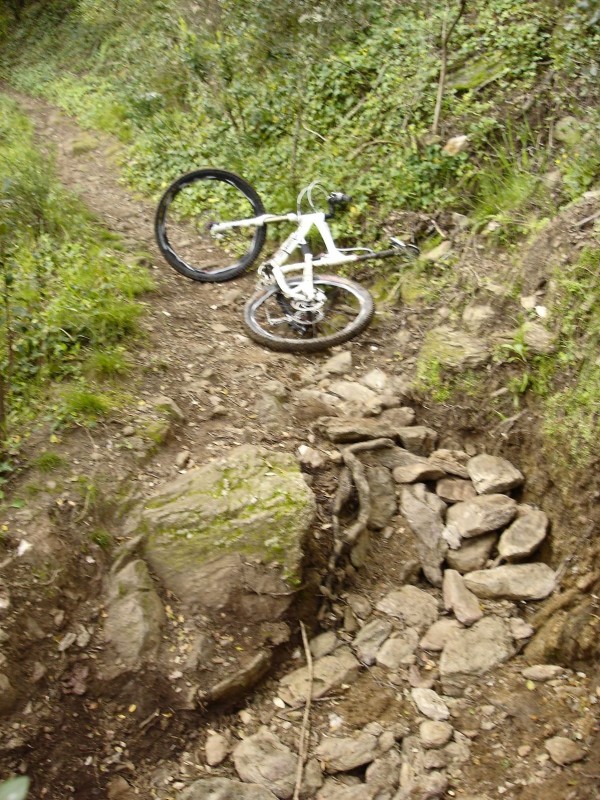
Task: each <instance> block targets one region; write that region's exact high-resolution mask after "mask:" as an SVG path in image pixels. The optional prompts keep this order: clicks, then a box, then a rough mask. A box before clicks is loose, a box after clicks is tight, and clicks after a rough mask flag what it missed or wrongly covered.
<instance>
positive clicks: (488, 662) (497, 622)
mask: <svg viewBox="0 0 600 800" xmlns="http://www.w3.org/2000/svg"><path fill="white" fill-rule="evenodd" d="M513 654H514V644H513V640H512V637H511V636H510V634H509V629H508V625H507V624H506V622H505V621H504V620H503V619H501V618H500V617H497V616H485V617H483V619H480V620H479V622H476V623H475V624H474V625H473V626H472V627H471V628H461V629H459V630H457V631H455V632H454V633H453V634H452V635H451V636H450V637H449V638H448V640H447V642H446V644H445V646H444V650H443V652H442V657H441V659H440V678H441V682H442V687H443V690H444V692H445V693H446V694H449V695H451V696H460V695H461V693H462V691H463V690H464V689H465V688H466V687H467V686H468V685H469V684H471V683H472V680H473V676H477V675H483V674H484V673H485V672H488V671H489V670H490V669H493V668H494V667H496V666H498V664H501V663H503V662H504V661H506V660H507V659H508V658H510V657H511V656H512V655H513Z"/></svg>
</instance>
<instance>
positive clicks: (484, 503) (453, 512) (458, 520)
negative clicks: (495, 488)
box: [446, 494, 517, 539]
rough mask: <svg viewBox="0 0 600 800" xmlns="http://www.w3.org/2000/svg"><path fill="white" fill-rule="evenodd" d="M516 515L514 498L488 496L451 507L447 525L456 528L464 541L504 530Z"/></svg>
mask: <svg viewBox="0 0 600 800" xmlns="http://www.w3.org/2000/svg"><path fill="white" fill-rule="evenodd" d="M516 513H517V504H516V502H515V501H514V500H513V499H512V498H510V497H507V496H506V495H504V494H487V495H482V496H480V497H476V498H475V499H474V500H467V501H466V502H464V503H456V505H453V506H450V508H449V509H448V515H447V517H446V525H447V526H448V527H451V526H452V527H454V528H455V529H456V530H457V531H458V533H459V535H460V536H461V537H462V538H463V539H470V538H471V537H473V536H479V535H480V534H482V533H490V532H492V531H496V530H498V529H499V528H503V527H504V526H505V525H508V523H509V522H511V521H512V520H513V519H514V517H515V515H516Z"/></svg>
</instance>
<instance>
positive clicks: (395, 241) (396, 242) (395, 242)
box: [390, 236, 406, 250]
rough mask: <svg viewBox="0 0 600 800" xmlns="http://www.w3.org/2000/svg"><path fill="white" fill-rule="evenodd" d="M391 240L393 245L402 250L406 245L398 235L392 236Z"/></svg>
mask: <svg viewBox="0 0 600 800" xmlns="http://www.w3.org/2000/svg"><path fill="white" fill-rule="evenodd" d="M390 242H391V244H392V247H397V248H398V249H400V250H402V249H404V248H405V247H406V242H403V241H402V239H398V238H397V237H396V236H390Z"/></svg>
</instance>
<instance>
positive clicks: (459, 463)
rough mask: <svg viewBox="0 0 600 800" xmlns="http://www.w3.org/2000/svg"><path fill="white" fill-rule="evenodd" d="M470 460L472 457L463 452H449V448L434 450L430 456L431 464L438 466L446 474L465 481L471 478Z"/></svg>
mask: <svg viewBox="0 0 600 800" xmlns="http://www.w3.org/2000/svg"><path fill="white" fill-rule="evenodd" d="M470 458H471V456H470V455H469V454H468V453H465V452H464V451H463V450H448V449H447V448H441V449H439V450H434V451H433V453H432V454H431V455H430V456H429V460H430V461H431V463H432V464H436V465H437V466H438V467H440V469H442V470H443V471H444V472H445V473H447V474H448V475H453V476H455V477H457V478H463V479H467V478H468V477H469V473H468V471H467V464H468V463H469V459H470Z"/></svg>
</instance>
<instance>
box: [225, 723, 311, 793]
mask: <svg viewBox="0 0 600 800" xmlns="http://www.w3.org/2000/svg"><path fill="white" fill-rule="evenodd" d="M233 760H234V763H235V769H236V772H237V773H238V775H239V776H240V778H241V779H242V780H243V781H246V782H248V783H257V784H260V785H263V786H265V788H267V789H269V790H270V791H271V792H273V794H275V795H277V797H279V798H281V799H282V800H287V798H290V797H291V796H292V794H293V792H294V785H295V775H296V763H297V759H296V757H295V756H294V754H293V753H292V751H291V750H290V749H289V748H288V747H286V746H285V745H284V744H283V743H282V742H281V741H280V740H279V739H278V738H277V737H276V736H275V735H274V734H273V733H271V731H270V730H269V729H268V728H265V727H262V728H260V729H259V731H258V732H257V733H255V734H254V735H253V736H249V737H248V738H247V739H243V740H242V741H241V742H240V743H239V744H238V745H236V747H235V748H234V750H233Z"/></svg>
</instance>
